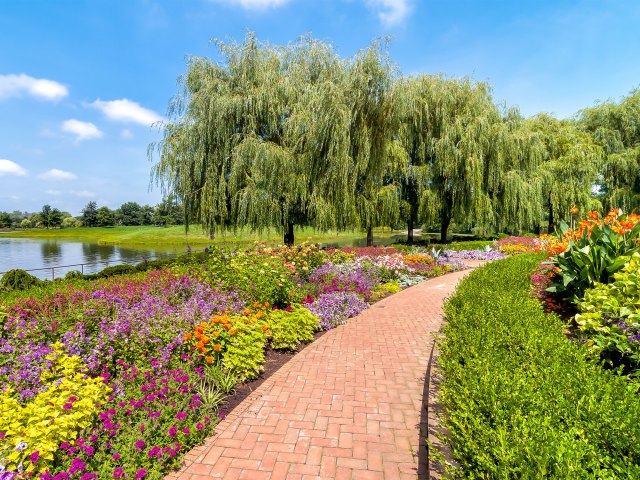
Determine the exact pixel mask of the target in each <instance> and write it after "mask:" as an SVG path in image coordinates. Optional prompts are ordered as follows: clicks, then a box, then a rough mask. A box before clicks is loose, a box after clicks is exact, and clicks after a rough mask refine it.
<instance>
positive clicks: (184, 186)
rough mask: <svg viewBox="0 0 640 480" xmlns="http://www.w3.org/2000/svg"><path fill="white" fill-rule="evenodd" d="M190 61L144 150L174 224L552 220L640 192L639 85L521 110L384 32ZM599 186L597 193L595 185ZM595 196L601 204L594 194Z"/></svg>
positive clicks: (326, 225)
mask: <svg viewBox="0 0 640 480" xmlns="http://www.w3.org/2000/svg"><path fill="white" fill-rule="evenodd" d="M215 45H216V47H217V50H218V54H219V58H220V61H218V62H216V61H213V60H211V59H209V58H204V57H192V58H190V59H189V61H188V64H187V71H186V73H185V74H184V76H183V77H182V78H181V85H182V87H181V92H180V93H179V94H178V95H177V96H176V97H175V98H174V99H173V100H172V101H171V103H170V105H169V121H168V122H167V123H166V124H165V125H164V128H163V134H162V139H161V140H160V141H159V142H157V143H154V144H151V145H150V148H149V156H150V158H151V159H152V160H156V154H157V162H156V163H155V164H154V167H153V170H152V178H153V180H154V181H155V182H156V183H157V184H158V185H159V186H160V188H161V189H162V190H163V192H164V193H165V195H168V196H171V197H172V198H176V199H178V200H179V202H180V203H181V205H182V206H183V209H184V219H185V223H186V225H187V227H188V225H189V224H190V223H191V224H192V223H200V224H201V225H202V227H203V228H204V229H205V230H209V231H217V230H226V229H237V228H239V227H245V226H248V227H249V228H250V229H252V230H255V231H261V230H263V229H265V228H276V229H278V230H280V231H281V232H282V233H283V236H284V241H285V243H293V240H294V237H293V234H294V226H296V225H298V226H303V225H309V226H312V227H315V228H317V229H321V230H326V229H338V230H345V229H353V228H360V229H363V230H365V231H368V240H369V241H371V240H372V235H371V232H372V229H373V227H375V226H397V225H398V224H400V223H402V224H403V225H406V227H407V231H408V238H409V241H411V240H412V238H413V229H414V228H415V227H417V226H423V225H424V226H432V225H438V226H439V230H440V235H441V239H442V240H445V239H446V238H447V234H448V233H449V228H450V225H451V224H452V223H455V225H456V226H457V227H458V228H464V229H471V228H475V229H476V231H479V232H490V231H496V232H497V231H509V232H518V231H522V230H530V229H534V230H537V231H539V230H540V229H541V226H542V224H543V223H544V222H545V221H546V222H547V223H548V225H549V228H553V226H554V224H556V223H557V222H558V221H559V220H561V219H563V218H565V217H566V216H567V215H568V212H569V210H570V209H571V208H572V207H578V208H581V209H586V208H591V207H594V206H596V207H598V206H599V205H600V204H599V203H598V202H599V201H600V200H602V202H603V203H604V204H605V206H622V207H625V208H627V209H631V208H634V207H637V206H638V202H639V201H640V181H639V180H638V178H639V175H638V172H639V170H640V126H639V125H640V120H639V118H640V94H639V93H638V92H637V91H636V92H632V94H631V96H630V97H628V98H626V99H625V100H623V101H622V102H620V103H611V102H610V103H607V104H602V105H599V106H596V107H594V108H591V109H585V110H583V111H582V112H581V113H580V115H579V117H578V118H577V119H576V120H557V119H555V118H554V117H552V116H550V115H546V114H540V115H537V116H534V117H531V118H524V117H523V116H522V115H521V114H520V112H519V111H518V110H517V109H515V108H507V107H506V106H502V105H498V104H497V103H496V102H495V101H494V99H493V97H492V92H491V87H490V86H489V85H488V84H487V83H485V82H477V81H474V80H472V79H469V78H447V77H445V76H443V75H427V74H422V75H415V76H408V77H407V76H402V75H401V74H400V72H399V70H398V68H397V67H396V66H395V65H394V64H393V62H392V61H391V59H390V57H389V53H388V49H387V43H386V41H376V42H373V43H372V44H371V45H369V46H368V47H367V48H365V49H363V50H361V51H360V52H358V53H356V54H355V55H354V56H353V57H348V58H343V57H341V56H339V55H338V54H337V52H336V51H335V49H334V48H333V47H332V46H331V45H330V44H327V43H325V42H322V41H318V40H315V39H313V38H311V37H310V36H305V37H301V38H300V39H298V40H297V41H296V42H294V43H292V44H289V45H286V46H274V45H271V44H268V43H263V42H260V41H259V40H258V39H257V38H256V36H255V35H254V34H252V33H250V34H248V35H247V37H246V38H245V40H244V41H243V42H242V43H234V42H222V41H218V42H216V44H215ZM598 185H599V189H600V190H598V188H597V186H598ZM598 191H600V192H601V193H600V197H602V198H601V199H600V200H599V199H598Z"/></svg>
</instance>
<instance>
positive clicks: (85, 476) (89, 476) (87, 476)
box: [80, 473, 98, 480]
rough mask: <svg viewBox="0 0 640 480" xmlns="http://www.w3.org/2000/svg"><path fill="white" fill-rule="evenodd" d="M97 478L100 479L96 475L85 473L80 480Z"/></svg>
mask: <svg viewBox="0 0 640 480" xmlns="http://www.w3.org/2000/svg"><path fill="white" fill-rule="evenodd" d="M96 478H98V475H96V474H95V473H85V474H84V475H82V476H81V477H80V480H95V479H96Z"/></svg>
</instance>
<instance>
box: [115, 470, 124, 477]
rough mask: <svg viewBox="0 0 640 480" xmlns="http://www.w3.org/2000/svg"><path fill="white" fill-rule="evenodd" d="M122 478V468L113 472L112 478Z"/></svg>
mask: <svg viewBox="0 0 640 480" xmlns="http://www.w3.org/2000/svg"><path fill="white" fill-rule="evenodd" d="M123 476H124V470H123V469H122V467H118V468H116V469H115V470H114V471H113V478H122V477H123Z"/></svg>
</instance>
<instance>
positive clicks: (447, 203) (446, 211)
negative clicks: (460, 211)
mask: <svg viewBox="0 0 640 480" xmlns="http://www.w3.org/2000/svg"><path fill="white" fill-rule="evenodd" d="M452 208H453V198H452V194H451V192H445V194H444V205H442V209H441V210H440V242H442V243H446V241H447V233H448V231H449V225H450V224H451V209H452Z"/></svg>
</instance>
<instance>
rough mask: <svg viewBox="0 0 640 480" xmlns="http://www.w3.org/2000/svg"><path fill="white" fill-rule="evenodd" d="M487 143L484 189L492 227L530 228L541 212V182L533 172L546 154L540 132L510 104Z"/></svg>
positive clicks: (497, 228) (516, 230)
mask: <svg viewBox="0 0 640 480" xmlns="http://www.w3.org/2000/svg"><path fill="white" fill-rule="evenodd" d="M493 130H494V131H493V138H492V140H491V142H490V143H489V145H488V148H489V150H488V151H487V158H489V159H491V161H488V162H487V163H486V165H485V178H484V187H483V188H484V190H485V191H486V192H487V194H488V195H489V197H490V198H491V203H492V212H493V219H492V230H494V231H496V232H504V231H510V232H512V233H516V232H519V231H521V230H529V229H531V228H532V227H535V226H536V225H538V226H539V225H540V223H541V222H542V219H543V216H544V210H543V203H544V196H543V191H542V182H541V180H540V179H539V178H538V177H537V176H536V175H535V173H537V172H538V170H539V168H540V165H541V164H542V162H543V161H544V158H545V145H544V142H543V141H542V138H541V135H540V134H539V133H538V132H536V131H533V130H531V129H530V128H529V124H528V123H527V122H526V121H525V119H524V118H523V117H522V115H521V114H520V112H519V111H518V109H516V108H511V109H508V110H506V111H505V112H504V113H503V115H502V120H501V121H499V122H496V123H495V124H494V125H493Z"/></svg>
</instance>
